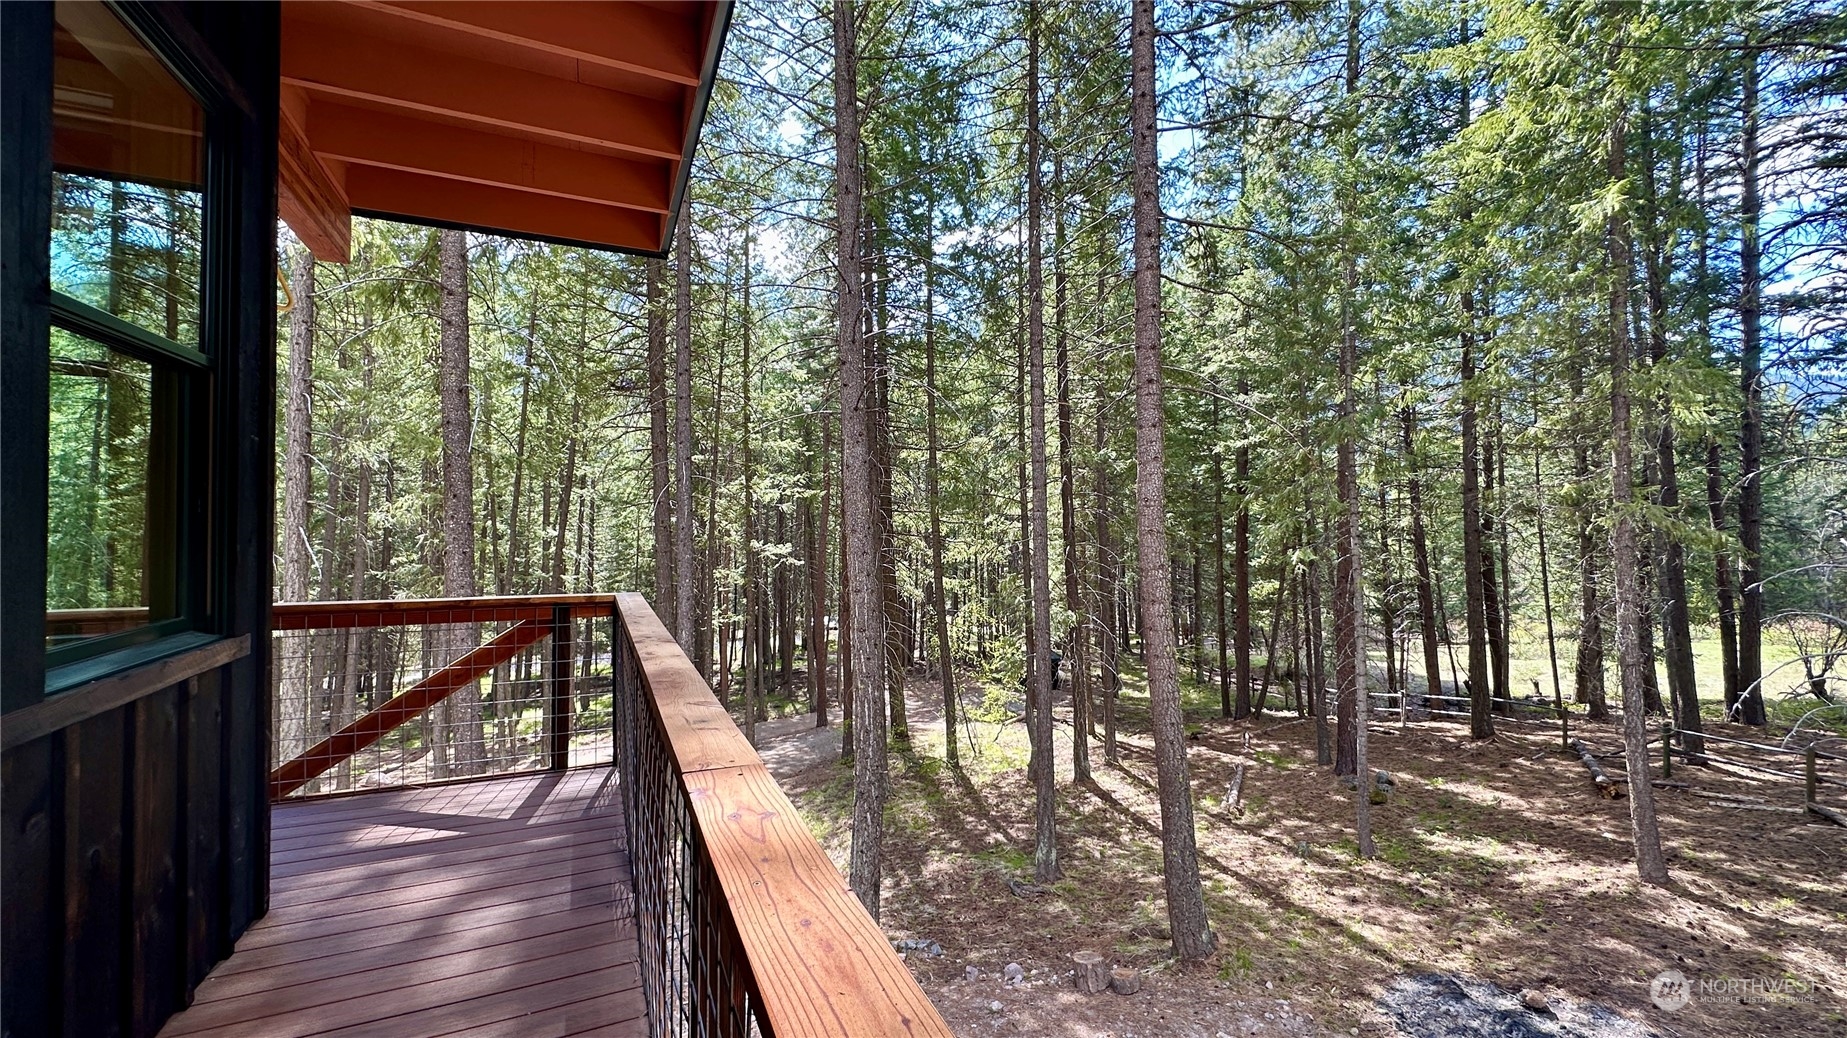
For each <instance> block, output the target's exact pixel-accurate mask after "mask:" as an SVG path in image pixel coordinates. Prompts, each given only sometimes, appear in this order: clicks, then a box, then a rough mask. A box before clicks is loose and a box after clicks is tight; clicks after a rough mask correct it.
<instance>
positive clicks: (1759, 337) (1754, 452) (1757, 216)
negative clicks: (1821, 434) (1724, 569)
mask: <svg viewBox="0 0 1847 1038" xmlns="http://www.w3.org/2000/svg"><path fill="white" fill-rule="evenodd" d="M1744 62H1745V63H1744V139H1743V141H1742V142H1741V150H1742V152H1743V172H1742V177H1741V185H1740V196H1741V197H1740V199H1739V221H1740V223H1739V232H1740V236H1739V242H1738V266H1739V279H1740V282H1741V285H1740V289H1741V291H1740V295H1739V299H1738V321H1739V338H1740V344H1739V350H1738V373H1739V374H1738V377H1739V382H1740V386H1741V388H1742V390H1743V394H1744V416H1743V421H1742V422H1741V423H1740V426H1739V431H1738V446H1739V453H1740V456H1741V458H1742V459H1743V465H1742V467H1741V469H1740V471H1739V473H1738V476H1739V480H1738V544H1739V549H1740V550H1739V558H1738V593H1739V600H1740V601H1739V608H1738V697H1739V699H1738V702H1739V718H1740V720H1742V721H1743V722H1744V723H1745V724H1749V725H1757V726H1760V727H1761V726H1762V725H1764V724H1765V723H1766V719H1765V712H1764V689H1763V677H1764V585H1763V581H1764V557H1763V551H1764V535H1763V521H1764V472H1763V456H1764V404H1763V394H1764V372H1763V364H1764V361H1763V310H1764V302H1763V273H1762V270H1761V267H1762V263H1763V245H1762V243H1761V239H1760V237H1759V222H1760V221H1761V220H1762V218H1763V210H1764V207H1763V199H1762V198H1761V197H1760V196H1759V194H1758V184H1757V179H1758V174H1757V165H1758V159H1759V156H1758V139H1757V124H1758V118H1759V116H1758V97H1757V91H1758V70H1757V52H1756V51H1751V52H1750V53H1749V54H1747V56H1746V57H1745V59H1744Z"/></svg>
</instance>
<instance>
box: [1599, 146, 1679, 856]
mask: <svg viewBox="0 0 1847 1038" xmlns="http://www.w3.org/2000/svg"><path fill="white" fill-rule="evenodd" d="M1623 123H1624V113H1622V112H1620V111H1619V112H1618V113H1617V114H1616V118H1615V120H1614V121H1613V122H1612V124H1611V126H1610V135H1609V176H1610V183H1612V184H1620V183H1622V181H1623V153H1624V145H1623V131H1624V125H1623ZM1606 233H1607V244H1608V247H1609V266H1610V269H1609V277H1610V428H1611V435H1610V439H1611V458H1610V463H1611V469H1610V511H1611V514H1612V518H1613V520H1614V521H1615V523H1616V530H1615V536H1614V538H1613V545H1614V554H1615V556H1616V558H1615V566H1616V641H1617V645H1616V654H1617V659H1618V662H1619V664H1620V666H1621V668H1622V683H1623V749H1624V753H1625V756H1626V758H1627V761H1628V768H1629V778H1630V781H1629V823H1630V827H1631V829H1632V830H1633V831H1634V835H1635V865H1636V870H1637V872H1639V873H1640V874H1641V877H1642V881H1643V882H1644V883H1653V884H1657V885H1661V886H1665V885H1666V884H1667V881H1668V875H1667V861H1666V859H1665V858H1663V857H1662V855H1661V833H1660V830H1659V828H1658V827H1657V826H1656V823H1655V799H1654V789H1653V787H1652V786H1651V785H1650V784H1649V781H1648V721H1647V718H1646V717H1645V716H1644V715H1643V709H1642V682H1643V677H1644V675H1643V670H1644V668H1649V669H1652V668H1653V667H1654V661H1653V660H1652V659H1645V658H1643V656H1642V645H1641V637H1640V635H1641V625H1642V601H1641V578H1640V573H1639V572H1638V570H1639V569H1640V566H1639V565H1638V562H1639V560H1638V557H1637V556H1638V551H1637V544H1636V533H1635V515H1634V499H1635V487H1634V485H1633V483H1632V478H1633V458H1632V456H1631V455H1632V450H1631V446H1630V414H1629V410H1630V407H1629V366H1630V359H1629V272H1630V257H1629V215H1628V212H1627V211H1626V210H1625V209H1617V210H1615V211H1614V212H1612V213H1611V214H1610V217H1609V223H1608V230H1607V232H1606Z"/></svg>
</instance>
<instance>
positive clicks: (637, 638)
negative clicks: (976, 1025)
mask: <svg viewBox="0 0 1847 1038" xmlns="http://www.w3.org/2000/svg"><path fill="white" fill-rule="evenodd" d="M616 603H617V612H618V623H617V627H618V630H619V634H618V637H617V639H616V653H615V656H616V659H615V705H616V745H617V753H616V761H617V767H618V769H619V772H620V774H621V785H622V787H623V790H624V796H623V803H624V805H625V808H626V810H627V812H628V818H627V822H628V834H629V855H630V860H631V867H632V869H633V870H634V876H635V893H636V904H637V909H638V911H637V916H638V921H639V930H640V938H641V977H642V986H643V990H644V991H645V992H646V994H647V1004H648V1009H649V1013H650V1017H649V1024H650V1030H651V1032H652V1033H653V1034H654V1035H655V1036H657V1038H667V1036H673V1038H680V1036H689V1038H690V1036H699V1038H705V1036H714V1038H720V1036H738V1038H742V1036H746V1035H753V1034H763V1035H792V1036H799V1038H809V1036H813V1038H830V1036H832V1038H859V1036H870V1035H905V1036H913V1038H924V1036H932V1035H940V1036H944V1038H947V1036H948V1035H950V1033H951V1032H950V1030H949V1026H948V1025H947V1024H946V1023H944V1022H943V1019H942V1017H941V1016H940V1015H939V1014H938V1013H937V1011H936V1008H935V1007H934V1006H932V1005H931V1004H930V1000H929V999H928V998H927V997H926V996H925V995H924V993H923V990H922V989H921V988H920V987H918V985H917V982H916V981H915V980H914V979H913V978H912V977H911V974H910V971H909V970H908V969H907V968H906V967H905V965H904V962H903V960H901V959H899V958H898V956H897V953H896V952H894V951H893V950H892V947H891V945H890V943H889V942H888V941H887V940H886V938H885V935H884V934H883V933H882V932H881V931H880V930H879V927H878V924H877V923H876V922H874V921H873V919H872V917H871V916H870V915H868V914H867V913H866V911H865V909H864V908H863V907H861V905H860V903H859V901H858V900H857V899H855V898H854V896H853V894H852V892H851V891H850V890H849V889H848V887H847V884H846V882H845V881H844V880H843V879H841V877H840V873H839V871H838V870H837V869H835V868H834V865H833V862H831V861H830V860H829V859H828V857H827V854H826V853H825V852H824V851H823V850H822V849H821V846H820V845H819V844H817V843H816V842H815V840H814V837H813V836H811V835H810V834H809V832H808V829H807V826H806V825H805V824H804V823H803V822H802V820H801V818H800V817H799V816H798V815H797V814H796V811H795V808H794V806H793V805H792V804H790V802H789V800H788V798H787V797H786V796H785V795H784V794H783V792H782V789H781V787H779V786H777V784H776V782H775V780H774V779H772V778H771V777H770V775H769V772H768V771H767V770H765V769H764V767H763V762H762V760H761V758H759V757H758V756H757V753H756V751H755V750H754V749H752V748H751V745H750V743H749V742H747V741H746V740H745V739H744V736H743V734H742V733H741V732H739V731H738V730H737V726H736V725H734V724H733V723H732V721H731V717H730V715H729V714H727V713H726V712H725V709H724V708H723V707H722V706H720V705H719V703H718V700H717V699H716V698H715V697H714V696H713V695H712V691H711V689H710V688H709V687H708V686H707V685H706V683H705V681H704V679H702V678H701V677H700V675H699V672H698V671H697V670H696V669H694V667H693V665H692V663H691V662H690V661H689V660H687V658H686V656H685V654H684V653H683V652H681V650H680V647H679V645H677V644H676V643H675V642H674V640H673V638H672V637H671V636H669V635H668V633H667V631H666V628H665V627H663V626H662V624H661V622H660V620H659V618H657V617H656V616H655V615H654V611H653V610H652V609H651V608H649V606H648V604H647V602H646V601H645V600H644V599H643V598H642V597H641V596H640V595H633V594H624V595H618V596H616Z"/></svg>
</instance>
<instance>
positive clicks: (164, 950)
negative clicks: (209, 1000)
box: [126, 685, 185, 1035]
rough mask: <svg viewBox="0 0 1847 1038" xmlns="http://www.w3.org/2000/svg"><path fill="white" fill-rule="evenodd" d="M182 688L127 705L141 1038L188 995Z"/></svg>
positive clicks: (134, 1011)
mask: <svg viewBox="0 0 1847 1038" xmlns="http://www.w3.org/2000/svg"><path fill="white" fill-rule="evenodd" d="M181 691H182V689H181V687H180V686H177V685H176V686H173V687H170V688H165V689H162V690H161V691H159V692H156V693H154V694H153V695H150V696H146V697H144V698H142V699H140V700H137V701H136V702H135V703H134V704H133V705H131V706H129V707H127V708H126V709H129V710H132V711H133V712H134V713H133V721H132V729H133V733H134V734H133V742H132V744H131V747H130V750H129V756H130V758H131V759H132V760H133V762H134V763H133V768H132V773H133V778H132V780H131V781H132V782H133V783H134V786H133V791H132V794H131V795H132V798H133V803H132V805H131V813H132V815H133V818H134V822H133V828H132V829H131V830H130V832H129V848H130V849H129V854H130V856H131V859H132V865H131V868H132V869H133V879H132V880H131V881H130V890H131V892H132V894H131V896H132V898H133V904H132V905H131V906H130V917H131V920H132V923H131V929H130V940H129V945H128V953H129V967H128V992H129V1029H130V1031H131V1032H132V1033H134V1034H138V1035H141V1034H152V1033H154V1032H155V1031H158V1030H159V1029H160V1025H161V1024H162V1023H163V1022H164V1021H165V1020H166V1019H167V1017H169V1016H171V1015H173V1013H174V1011H175V1010H177V1009H178V1008H179V1001H180V998H181V997H182V996H183V995H184V991H183V990H182V981H181V970H180V962H179V954H178V953H179V951H180V941H179V936H180V934H181V933H182V932H183V930H182V925H183V920H182V917H181V911H182V910H183V908H184V906H183V905H182V903H181V898H180V876H179V859H180V857H181V856H182V851H181V839H182V833H183V831H184V829H183V827H182V826H181V825H180V819H181V818H183V817H184V814H183V812H182V810H181V808H182V804H181V800H180V794H181V789H180V784H179V781H178V778H179V772H180V771H181V770H182V769H183V768H184V767H185V762H184V759H183V758H182V757H181V756H180V730H179V711H178V709H177V701H178V699H179V695H180V692H181Z"/></svg>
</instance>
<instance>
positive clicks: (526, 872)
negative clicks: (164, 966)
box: [161, 768, 647, 1038]
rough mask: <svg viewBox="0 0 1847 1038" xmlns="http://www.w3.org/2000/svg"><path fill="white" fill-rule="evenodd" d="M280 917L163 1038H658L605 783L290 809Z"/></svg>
mask: <svg viewBox="0 0 1847 1038" xmlns="http://www.w3.org/2000/svg"><path fill="white" fill-rule="evenodd" d="M271 832H272V844H271V852H270V867H271V881H270V882H271V890H270V904H271V909H270V913H269V914H268V915H267V916H265V917H264V918H262V919H260V920H258V921H257V922H256V923H255V924H254V925H253V926H251V928H250V930H249V932H247V933H246V934H245V935H244V937H243V939H241V940H240V941H238V943H237V949H236V951H235V953H234V954H233V955H232V956H231V958H230V959H228V960H226V961H225V962H222V963H220V964H219V965H218V968H217V969H215V970H213V971H212V973H211V975H210V976H209V977H207V978H206V979H205V981H204V983H202V984H201V985H200V986H199V990H198V993H197V995H196V996H195V998H194V1000H193V1004H192V1007H191V1008H189V1009H187V1010H186V1011H185V1012H182V1013H180V1014H179V1015H177V1016H175V1017H174V1018H173V1019H172V1020H170V1021H168V1023H167V1026H166V1028H165V1029H163V1030H162V1031H161V1038H219V1036H230V1035H263V1036H265V1038H314V1036H320V1035H339V1036H341V1038H361V1036H366V1035H387V1036H391V1038H416V1036H422V1038H439V1036H444V1035H480V1036H483V1038H486V1036H492V1035H501V1034H505V1035H519V1036H521V1038H566V1036H570V1035H590V1034H595V1035H607V1036H611V1038H629V1036H633V1038H640V1036H642V1035H645V1034H646V1033H647V1024H646V1014H645V1011H644V1006H643V1003H642V996H641V987H640V977H639V974H638V973H637V970H636V965H635V963H636V958H637V951H638V948H637V945H636V938H635V924H634V897H635V895H634V888H633V883H632V878H631V873H630V871H629V861H628V850H627V846H628V841H627V837H626V834H625V832H624V830H623V822H622V804H621V800H620V798H619V797H618V795H617V792H616V785H615V775H614V773H613V772H612V771H611V770H610V769H608V768H594V769H586V770H579V771H568V772H561V773H546V774H537V775H519V776H513V777H505V778H495V779H483V780H480V781H475V782H466V783H455V784H451V785H445V786H433V787H428V788H424V789H407V790H392V791H388V792H378V793H364V794H360V795H357V796H351V797H341V798H337V799H325V800H310V801H303V802H286V803H282V804H278V805H276V807H275V809H274V812H273V818H272V826H271Z"/></svg>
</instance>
